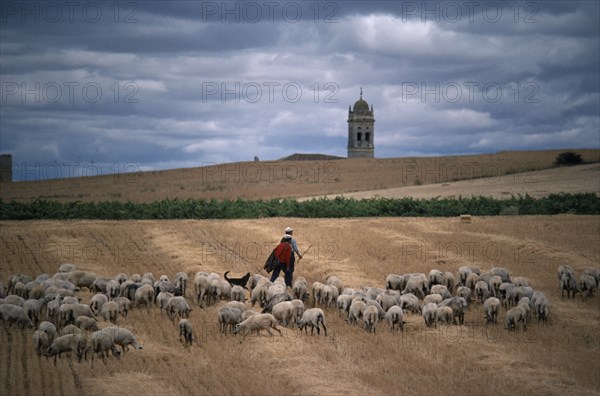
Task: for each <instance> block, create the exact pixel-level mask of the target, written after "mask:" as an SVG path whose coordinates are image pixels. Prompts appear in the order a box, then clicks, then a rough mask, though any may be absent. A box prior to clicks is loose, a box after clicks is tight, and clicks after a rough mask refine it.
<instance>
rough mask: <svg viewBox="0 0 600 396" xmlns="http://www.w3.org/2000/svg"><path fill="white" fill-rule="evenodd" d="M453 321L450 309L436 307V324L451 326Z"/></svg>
mask: <svg viewBox="0 0 600 396" xmlns="http://www.w3.org/2000/svg"><path fill="white" fill-rule="evenodd" d="M453 319H454V312H453V311H452V308H451V307H448V306H444V307H438V308H437V312H436V324H437V322H441V323H445V324H447V325H451V324H452V322H453Z"/></svg>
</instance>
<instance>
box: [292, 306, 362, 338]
mask: <svg viewBox="0 0 600 396" xmlns="http://www.w3.org/2000/svg"><path fill="white" fill-rule="evenodd" d="M363 304H364V303H363ZM296 325H297V326H298V328H299V329H300V331H302V329H304V331H305V332H308V326H310V335H313V330H314V329H315V328H316V329H317V335H319V334H320V331H321V330H320V328H319V325H321V326H323V331H324V333H325V336H326V337H327V325H326V324H325V314H324V313H323V310H322V309H321V308H309V309H307V310H306V311H304V314H303V315H302V319H300V320H299V321H298V323H296Z"/></svg>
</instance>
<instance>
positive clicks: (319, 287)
mask: <svg viewBox="0 0 600 396" xmlns="http://www.w3.org/2000/svg"><path fill="white" fill-rule="evenodd" d="M324 287H325V285H324V284H322V283H321V282H315V283H313V284H312V295H313V307H316V306H317V304H320V303H321V294H322V293H323V288H324Z"/></svg>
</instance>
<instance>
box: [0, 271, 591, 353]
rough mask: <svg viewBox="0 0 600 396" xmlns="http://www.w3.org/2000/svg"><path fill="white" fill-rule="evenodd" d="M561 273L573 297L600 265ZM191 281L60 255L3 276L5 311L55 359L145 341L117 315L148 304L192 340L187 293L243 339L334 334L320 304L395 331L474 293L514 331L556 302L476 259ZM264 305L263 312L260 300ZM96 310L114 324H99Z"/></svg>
mask: <svg viewBox="0 0 600 396" xmlns="http://www.w3.org/2000/svg"><path fill="white" fill-rule="evenodd" d="M248 275H249V274H248ZM558 280H559V287H560V289H561V293H562V294H563V296H564V292H565V291H566V292H567V297H574V296H575V293H578V292H579V293H581V294H582V296H583V295H585V296H588V297H592V296H593V292H594V290H597V289H598V288H599V287H600V269H598V268H591V267H590V268H585V269H584V271H583V273H582V274H581V275H580V277H579V282H577V280H576V276H575V272H574V271H573V269H572V268H571V267H570V266H568V265H561V266H560V267H559V268H558ZM187 283H188V275H187V274H186V273H185V272H178V273H177V274H175V277H174V281H173V282H171V280H169V278H168V277H167V276H166V275H162V276H161V277H160V278H159V279H158V280H155V279H154V275H153V274H152V273H146V274H144V275H139V274H134V275H132V276H131V277H128V276H127V275H126V274H119V275H117V276H116V277H114V278H105V277H99V276H97V275H96V274H95V273H92V272H89V271H82V270H78V269H77V268H76V266H75V265H73V264H63V265H61V266H60V268H59V272H58V273H56V274H54V275H52V276H50V275H48V274H43V275H40V276H38V277H37V278H35V279H33V278H32V277H30V276H27V275H22V274H17V275H11V276H10V278H9V281H8V290H5V287H4V285H3V284H2V283H1V282H0V318H1V320H2V321H3V323H4V327H5V329H6V331H9V328H10V326H11V325H12V324H16V325H17V326H18V327H20V328H21V329H24V328H34V327H35V328H36V330H35V332H34V334H33V339H34V346H35V349H36V352H37V354H38V356H47V357H53V358H54V362H55V364H56V359H57V358H58V357H60V356H61V355H62V354H63V353H65V352H70V353H72V354H75V355H76V356H77V358H78V359H79V361H82V360H83V359H85V360H88V358H90V357H91V359H92V361H93V360H94V358H95V357H100V358H102V359H104V358H106V357H108V356H110V355H111V354H112V355H113V356H115V357H117V358H119V357H120V355H121V354H122V353H124V352H125V351H126V350H127V349H128V347H129V345H132V346H133V347H134V348H136V349H142V346H141V345H140V343H139V342H138V341H137V339H136V337H135V336H134V334H133V333H132V332H131V331H130V330H128V329H127V328H124V327H121V326H116V322H117V321H118V318H119V316H122V317H127V315H128V312H129V311H130V310H131V309H132V308H138V309H139V308H145V309H146V310H147V311H149V310H150V309H151V308H152V307H154V306H157V307H158V308H160V311H161V313H163V312H164V313H166V315H168V317H169V319H170V320H171V321H173V323H175V321H176V320H177V319H179V322H178V330H179V338H180V340H181V342H182V343H184V345H186V346H189V345H192V344H193V341H194V339H195V335H194V329H193V325H192V322H191V321H190V320H189V316H190V313H191V311H192V309H191V308H190V305H189V303H188V301H187V300H186V297H185V296H186V294H190V293H191V294H192V297H193V299H194V301H195V303H196V304H197V305H198V306H199V307H201V308H204V307H207V306H210V305H215V304H216V303H217V302H218V301H220V300H226V301H227V302H226V303H225V304H224V305H222V306H220V307H219V308H218V310H217V318H216V320H217V323H218V325H219V329H220V331H221V332H222V333H224V334H226V333H233V334H238V333H239V334H241V335H242V337H241V340H240V342H243V340H244V339H245V338H246V337H247V336H248V335H250V334H253V333H254V332H256V333H259V332H260V331H261V330H264V331H266V332H267V333H268V334H269V335H272V334H273V333H272V331H271V330H274V331H276V332H278V333H279V334H282V332H281V329H280V328H279V327H278V326H281V325H283V326H291V327H297V328H299V329H300V330H304V331H305V332H308V328H309V327H310V329H311V334H314V330H316V332H317V335H319V334H320V332H321V329H322V330H323V333H324V335H325V336H327V322H326V320H325V312H324V311H323V309H325V310H328V309H335V310H337V312H338V314H339V316H341V317H343V318H345V320H346V322H347V323H349V324H351V325H356V324H359V325H361V326H362V327H363V328H364V329H365V330H366V331H367V332H372V333H375V331H376V328H377V326H378V324H379V322H382V321H385V322H387V324H388V325H389V328H390V330H391V331H394V330H396V329H399V330H401V331H402V330H403V329H404V324H405V323H406V322H405V320H404V316H405V313H406V314H408V313H411V314H417V315H418V314H420V315H422V317H423V320H424V323H425V325H426V326H427V327H431V326H434V327H435V326H437V324H438V323H444V324H448V325H450V324H457V325H460V324H463V323H464V315H465V311H466V310H467V309H468V308H469V305H470V304H472V303H474V302H475V303H479V304H481V305H482V306H483V312H484V315H485V317H484V319H485V321H486V322H485V323H486V324H496V323H497V321H498V317H499V314H500V312H501V310H502V309H504V310H506V313H505V323H506V326H505V327H506V328H507V329H508V330H513V329H516V327H517V325H518V324H519V323H520V324H522V327H523V328H524V329H525V328H526V326H527V323H528V322H529V321H530V320H531V316H532V311H533V315H535V317H536V318H537V320H538V322H544V323H545V322H547V320H548V315H549V310H550V304H549V301H548V298H547V297H546V296H545V295H544V293H543V292H541V291H539V290H534V289H533V288H532V287H531V286H529V282H528V281H527V280H526V279H524V278H522V277H514V278H511V276H510V274H509V272H508V270H506V269H505V268H492V269H491V270H490V271H489V272H486V273H482V272H481V271H480V270H479V269H478V268H474V267H468V266H462V267H460V268H459V270H458V273H456V274H454V273H452V272H447V271H446V272H444V271H439V270H436V269H433V270H431V271H430V272H429V274H428V275H425V274H424V273H414V274H402V275H398V274H390V275H388V276H387V278H386V282H385V288H378V287H371V286H363V287H360V288H356V289H353V288H348V287H345V286H344V283H343V282H342V280H341V279H339V278H338V277H336V276H329V277H327V279H325V283H321V282H314V283H313V284H312V285H311V286H310V287H309V284H308V282H307V281H306V279H305V278H303V277H299V278H297V279H296V281H295V282H294V284H293V287H292V288H291V290H288V289H287V288H286V286H285V284H284V282H283V279H281V278H279V279H277V280H276V281H275V282H270V280H269V279H268V278H266V277H264V276H262V275H260V274H254V275H252V276H246V277H245V279H244V281H243V283H242V284H232V283H230V282H229V280H225V279H221V277H220V276H219V274H216V273H206V272H198V273H197V274H195V277H194V280H193V286H194V287H193V291H190V292H188V291H187ZM234 283H239V282H234ZM82 288H86V289H88V290H90V291H91V292H93V293H95V294H93V296H92V297H91V298H90V300H89V302H88V303H85V304H84V303H81V299H80V297H78V296H77V292H78V291H79V290H81V289H82ZM247 291H249V301H248V298H247ZM309 304H310V307H308V306H307V305H309ZM257 305H258V306H259V307H260V311H259V310H255V309H254V307H255V306H257ZM44 311H45V312H44ZM43 312H44V315H45V317H43V315H42V313H43ZM99 317H101V318H102V319H103V320H104V322H106V323H107V324H108V323H110V326H109V327H104V328H102V329H101V328H100V327H99V326H98V321H97V320H98V318H99ZM42 319H45V320H42ZM117 346H120V347H121V350H119V349H118V348H117Z"/></svg>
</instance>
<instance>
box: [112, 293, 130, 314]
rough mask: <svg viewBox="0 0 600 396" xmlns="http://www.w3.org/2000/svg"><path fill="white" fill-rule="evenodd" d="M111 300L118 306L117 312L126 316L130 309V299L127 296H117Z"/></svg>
mask: <svg viewBox="0 0 600 396" xmlns="http://www.w3.org/2000/svg"><path fill="white" fill-rule="evenodd" d="M113 301H114V302H116V303H117V305H118V306H119V313H120V314H121V315H123V316H124V317H125V318H126V317H127V314H128V313H129V311H130V310H131V300H129V299H128V298H127V297H117V298H115V299H114V300H113Z"/></svg>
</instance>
